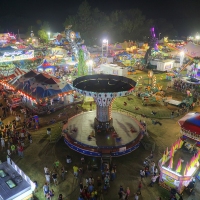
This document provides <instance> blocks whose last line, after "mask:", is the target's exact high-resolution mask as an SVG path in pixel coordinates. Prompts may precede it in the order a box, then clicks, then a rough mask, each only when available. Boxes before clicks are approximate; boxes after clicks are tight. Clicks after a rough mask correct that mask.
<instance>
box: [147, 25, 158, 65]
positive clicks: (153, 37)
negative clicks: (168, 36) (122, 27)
mask: <svg viewBox="0 0 200 200" xmlns="http://www.w3.org/2000/svg"><path fill="white" fill-rule="evenodd" d="M150 33H151V37H150V41H149V49H148V50H147V51H146V54H145V57H144V59H145V61H146V64H147V63H148V58H149V56H151V53H152V52H151V51H152V49H153V48H154V50H155V51H158V39H157V38H156V35H155V30H154V27H152V28H151V29H150Z"/></svg>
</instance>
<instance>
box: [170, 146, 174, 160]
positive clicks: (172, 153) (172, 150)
mask: <svg viewBox="0 0 200 200" xmlns="http://www.w3.org/2000/svg"><path fill="white" fill-rule="evenodd" d="M173 156H174V146H173V145H172V147H171V149H170V157H173Z"/></svg>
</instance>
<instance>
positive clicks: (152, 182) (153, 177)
mask: <svg viewBox="0 0 200 200" xmlns="http://www.w3.org/2000/svg"><path fill="white" fill-rule="evenodd" d="M157 177H158V176H154V175H153V176H152V177H151V183H150V186H151V187H153V184H154V183H155V182H156V179H157Z"/></svg>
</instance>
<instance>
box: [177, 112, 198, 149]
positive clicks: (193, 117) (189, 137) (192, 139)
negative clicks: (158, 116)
mask: <svg viewBox="0 0 200 200" xmlns="http://www.w3.org/2000/svg"><path fill="white" fill-rule="evenodd" d="M178 124H179V126H180V127H181V134H182V137H181V138H182V140H184V141H187V142H188V143H189V144H190V145H191V146H193V145H194V144H195V146H197V147H200V113H194V112H193V113H187V114H186V115H185V116H184V117H182V118H181V119H180V120H179V121H178ZM189 144H188V145H189Z"/></svg>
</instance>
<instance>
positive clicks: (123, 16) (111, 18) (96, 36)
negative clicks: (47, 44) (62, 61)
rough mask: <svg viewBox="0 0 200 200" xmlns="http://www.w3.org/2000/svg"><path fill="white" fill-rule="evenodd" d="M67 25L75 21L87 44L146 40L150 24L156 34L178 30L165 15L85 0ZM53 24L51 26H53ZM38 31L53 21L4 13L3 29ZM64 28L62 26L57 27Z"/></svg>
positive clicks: (74, 26)
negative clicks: (102, 7)
mask: <svg viewBox="0 0 200 200" xmlns="http://www.w3.org/2000/svg"><path fill="white" fill-rule="evenodd" d="M63 21H64V22H57V23H61V24H63V30H64V27H66V26H68V25H72V30H74V31H77V32H80V33H81V36H82V38H83V39H85V41H86V43H87V44H98V43H99V42H100V41H101V39H103V38H105V37H106V38H108V39H109V41H110V42H122V41H124V40H144V39H146V40H147V39H148V37H149V35H150V32H149V29H150V27H152V26H154V27H155V30H156V35H157V37H159V35H160V37H161V38H162V37H163V36H169V37H175V36H177V34H178V33H177V31H176V30H175V28H174V26H173V24H172V23H170V22H168V21H167V20H166V19H156V20H154V19H148V18H146V17H145V15H144V14H143V13H142V11H141V10H139V9H137V8H130V9H128V10H113V11H112V12H109V13H106V12H103V11H102V10H99V9H98V8H93V7H91V6H90V5H89V3H88V2H87V1H86V0H85V1H83V2H82V4H80V5H79V7H78V10H77V12H76V13H74V14H73V15H69V16H66V19H63ZM51 26H52V27H51ZM31 28H32V30H33V31H34V33H35V35H37V33H38V31H40V32H41V30H43V31H44V32H45V31H46V32H48V31H49V30H54V28H53V25H52V24H51V21H49V22H44V21H41V20H35V21H34V23H33V21H32V22H31V21H30V20H29V19H28V18H25V17H16V16H15V15H5V16H3V17H1V18H0V32H7V31H11V32H15V33H17V32H18V29H19V30H20V32H21V33H26V34H27V35H30V30H31ZM55 31H61V30H55Z"/></svg>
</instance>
